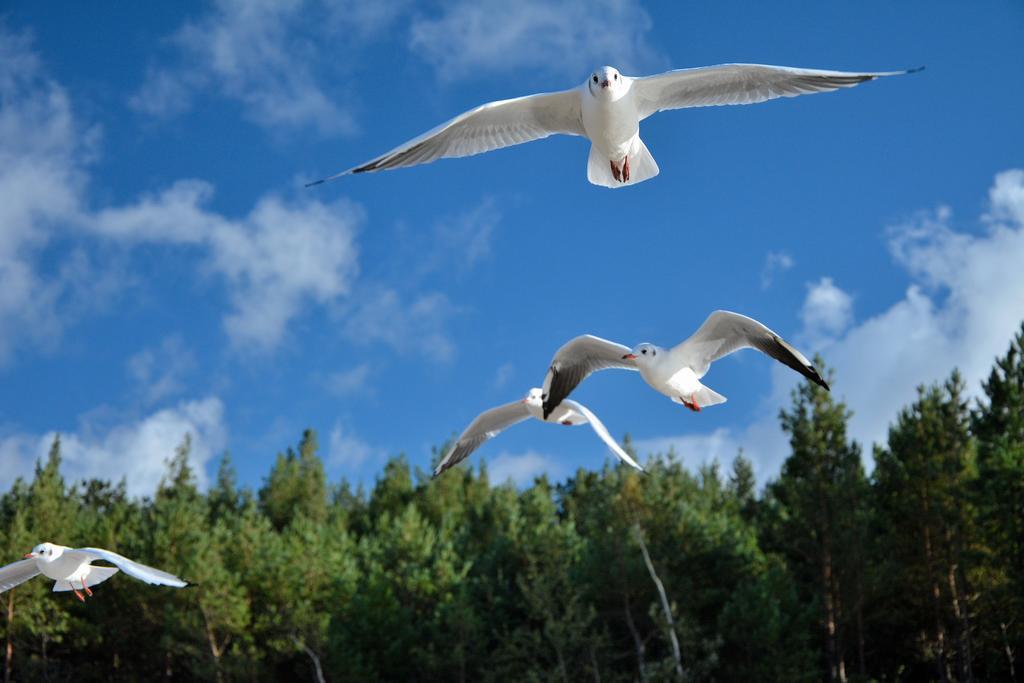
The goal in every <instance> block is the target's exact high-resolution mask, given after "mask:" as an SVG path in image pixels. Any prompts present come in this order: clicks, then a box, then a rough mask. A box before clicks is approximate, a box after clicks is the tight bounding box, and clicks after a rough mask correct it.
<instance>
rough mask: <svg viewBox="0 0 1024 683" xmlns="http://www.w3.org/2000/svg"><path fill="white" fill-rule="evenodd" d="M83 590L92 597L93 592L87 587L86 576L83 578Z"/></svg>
mask: <svg viewBox="0 0 1024 683" xmlns="http://www.w3.org/2000/svg"><path fill="white" fill-rule="evenodd" d="M82 590H84V591H85V594H86V595H88V596H89V597H90V598H91V597H92V591H91V590H89V587H88V586H86V585H85V577H84V576H83V577H82Z"/></svg>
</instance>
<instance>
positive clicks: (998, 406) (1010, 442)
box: [971, 325, 1024, 680]
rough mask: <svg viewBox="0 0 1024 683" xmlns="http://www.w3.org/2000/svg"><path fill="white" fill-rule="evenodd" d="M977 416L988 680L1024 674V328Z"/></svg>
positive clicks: (976, 496) (976, 498)
mask: <svg viewBox="0 0 1024 683" xmlns="http://www.w3.org/2000/svg"><path fill="white" fill-rule="evenodd" d="M982 387H983V389H984V393H985V400H984V401H983V402H981V403H979V405H978V406H977V408H976V409H975V410H974V411H972V414H971V429H972V432H973V434H974V436H975V438H976V439H977V466H978V477H977V479H975V480H974V481H975V485H974V487H973V490H972V494H973V495H972V501H973V503H974V505H975V506H976V507H977V511H978V520H979V527H980V528H979V531H980V534H981V537H982V539H983V543H982V545H983V547H984V557H983V561H982V565H983V569H984V573H985V577H986V583H987V584H988V585H987V586H986V590H985V591H984V592H983V602H982V607H983V609H984V611H985V619H984V620H983V622H982V626H983V628H984V631H985V633H984V637H985V638H986V640H987V641H988V642H989V643H990V646H989V647H987V648H986V652H988V653H991V654H990V655H989V656H986V657H985V669H986V673H987V676H988V677H990V678H992V679H997V678H1002V679H1012V680H1020V677H1021V676H1024V325H1022V326H1021V331H1020V332H1018V333H1017V334H1016V335H1014V338H1013V340H1012V341H1011V343H1010V348H1009V350H1008V351H1007V352H1006V355H1005V356H1003V357H1002V358H999V359H997V360H996V363H995V366H994V367H993V368H992V372H991V373H990V374H989V377H988V381H986V382H984V383H983V385H982Z"/></svg>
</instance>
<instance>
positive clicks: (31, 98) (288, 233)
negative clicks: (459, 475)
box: [0, 7, 497, 363]
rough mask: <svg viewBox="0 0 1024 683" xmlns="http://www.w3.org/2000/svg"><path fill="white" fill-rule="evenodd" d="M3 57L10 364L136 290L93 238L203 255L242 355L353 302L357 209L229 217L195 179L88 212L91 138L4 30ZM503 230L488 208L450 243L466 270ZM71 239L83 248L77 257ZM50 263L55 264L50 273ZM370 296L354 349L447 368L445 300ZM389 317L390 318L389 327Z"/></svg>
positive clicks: (2, 274)
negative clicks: (127, 286) (367, 346)
mask: <svg viewBox="0 0 1024 683" xmlns="http://www.w3.org/2000/svg"><path fill="white" fill-rule="evenodd" d="M236 9H238V8H237V7H236ZM321 9H322V10H323V11H324V12H327V13H328V14H330V12H328V10H326V9H323V8H321ZM239 11H241V10H239ZM253 11H254V12H258V11H259V10H258V8H255V9H253ZM334 11H337V12H340V11H341V10H340V9H338V8H335V9H334V10H331V12H334ZM380 11H381V12H383V11H384V10H383V9H382V10H380ZM359 14H360V12H358V11H357V12H356V15H359ZM385 14H386V13H385ZM369 16H370V18H369V19H368V20H374V21H376V19H373V17H376V16H378V15H377V13H376V11H375V12H370V13H369ZM381 17H383V15H381ZM349 20H351V17H350V18H347V19H346V18H344V17H343V18H337V17H333V15H331V16H328V17H326V18H325V21H335V22H341V23H342V24H344V22H345V21H349ZM379 20H380V21H385V18H379ZM0 57H2V58H3V59H0V196H3V197H4V201H3V202H2V203H0V280H2V281H3V283H4V287H2V288H0V363H3V362H5V361H7V360H8V359H9V357H10V356H11V353H12V352H13V351H14V350H16V349H17V348H18V347H19V345H21V344H24V343H25V342H26V341H32V342H34V343H35V347H39V346H40V345H44V344H48V345H55V344H56V343H57V342H58V341H59V339H60V337H61V335H62V333H63V331H64V330H65V329H66V328H67V327H68V326H69V325H70V324H72V323H73V322H74V321H75V319H76V317H78V315H80V314H81V313H84V312H85V311H95V310H97V309H99V308H102V307H104V306H107V305H109V303H108V302H110V301H111V300H112V297H113V296H114V295H115V294H117V293H118V291H119V289H120V288H121V287H123V285H124V282H123V280H125V279H127V278H128V277H131V273H130V272H129V273H124V272H121V271H120V270H119V269H118V268H117V267H116V266H117V265H118V263H119V262H118V259H123V260H124V261H125V262H129V260H128V259H124V255H125V251H122V252H120V253H118V252H117V251H116V250H114V251H112V250H110V249H106V250H102V251H101V250H99V249H97V248H96V247H97V245H98V244H99V242H97V239H96V238H101V239H102V242H103V243H105V244H112V243H113V244H119V245H121V246H123V247H125V248H126V250H127V249H131V248H135V247H138V246H139V245H159V246H164V247H166V246H176V247H188V248H190V249H192V250H193V251H195V252H196V253H197V254H199V259H198V262H199V264H200V268H201V270H202V271H204V272H205V273H206V274H207V275H211V276H213V277H214V278H215V279H218V280H220V281H221V282H223V284H224V285H225V289H226V291H227V298H228V300H229V301H230V304H231V308H230V310H229V311H228V312H226V314H225V316H224V318H223V324H224V328H225V331H226V333H227V335H228V337H229V339H230V341H231V342H232V344H233V345H234V347H235V348H236V349H237V350H241V351H244V352H253V353H266V352H269V351H272V350H274V349H276V348H277V347H278V346H279V345H280V344H281V343H282V342H283V340H284V338H285V335H286V333H287V330H288V329H289V326H290V324H291V323H292V322H293V321H294V320H295V318H296V317H297V316H299V315H300V314H302V313H303V312H304V311H305V310H307V309H308V307H309V306H310V305H319V306H322V307H325V308H328V309H331V310H337V309H339V308H340V307H341V304H342V303H344V301H345V300H346V299H347V298H348V297H350V296H351V294H352V291H353V288H354V287H355V286H356V284H357V283H356V279H357V276H358V270H359V268H358V249H357V246H356V233H357V231H358V228H359V226H360V225H361V224H362V223H363V222H364V212H363V210H362V209H361V208H360V207H359V206H357V205H356V204H354V203H352V202H348V201H345V200H341V201H337V202H333V203H329V204H325V203H322V202H319V201H316V200H313V199H311V198H310V195H308V194H305V195H303V196H302V198H301V199H298V200H288V199H285V198H282V197H279V196H276V195H273V194H270V195H265V196H263V197H262V198H260V199H259V200H257V201H256V203H255V204H254V206H253V207H252V209H251V210H250V211H249V212H248V214H246V215H243V216H240V217H237V218H236V217H229V216H226V215H224V214H221V213H218V212H216V211H213V210H211V209H210V208H209V204H210V203H211V200H212V197H213V193H214V188H213V186H212V185H211V184H210V183H207V182H205V181H202V180H197V179H188V180H179V181H177V182H175V183H172V184H171V185H170V186H169V187H167V188H165V189H163V190H162V191H160V192H156V193H148V194H144V195H142V196H140V197H139V198H138V199H137V200H136V201H134V202H129V203H126V204H121V205H115V206H108V207H101V208H98V209H94V208H90V207H89V206H88V201H87V199H88V196H87V192H86V190H87V180H88V174H87V173H86V172H85V170H84V169H85V163H86V161H87V160H88V158H89V157H90V156H91V155H92V154H93V148H94V147H95V139H96V134H95V131H93V130H86V129H82V128H81V127H80V126H79V125H77V124H76V123H75V120H74V116H73V113H72V111H71V106H70V103H69V100H68V98H67V96H66V94H65V92H64V91H63V90H62V89H61V88H60V87H59V86H58V85H57V84H55V83H53V82H51V81H49V80H47V79H45V78H43V77H42V76H41V75H40V73H39V67H38V59H37V58H36V57H35V55H34V53H33V52H32V51H31V49H30V46H29V44H28V41H27V40H25V39H23V38H19V37H16V36H11V35H9V34H7V33H5V32H3V31H2V30H0ZM496 220H497V214H496V212H494V211H493V207H492V206H491V205H490V204H489V203H487V202H484V203H483V204H481V205H480V207H478V208H477V209H474V210H473V211H471V212H469V213H468V214H466V216H464V217H461V218H459V219H457V220H455V221H454V223H452V226H454V227H451V229H450V237H451V239H452V240H455V239H462V238H464V239H465V240H466V243H465V244H461V245H460V246H459V248H460V249H464V250H465V251H464V254H463V258H464V259H467V260H469V261H475V260H476V259H479V258H481V257H482V256H483V255H484V254H485V253H486V252H487V249H488V236H489V234H490V230H491V228H492V227H493V224H494V221H496ZM439 230H440V228H439ZM446 230H447V229H446ZM439 234H440V233H439ZM444 234H448V232H445V233H444ZM69 238H74V240H75V242H74V244H76V245H79V244H80V245H82V246H74V247H69V244H72V240H71V239H69ZM48 250H49V251H48ZM53 251H57V255H56V257H55V256H54V255H53V254H52V253H51V252H53ZM44 252H45V253H44ZM91 254H97V255H99V254H102V256H103V258H104V262H103V263H100V264H97V265H94V264H93V263H92V261H91V258H92V257H91V256H90V255H91ZM44 256H47V257H49V258H46V259H45V261H46V262H47V263H49V264H50V265H47V266H44V265H43V262H44ZM54 264H56V265H54ZM364 288H366V289H367V297H366V298H365V299H361V300H360V302H359V303H358V304H357V305H354V306H352V309H353V310H355V311H356V315H357V316H358V317H359V322H360V324H361V325H365V326H366V328H367V329H366V330H365V331H363V330H360V329H359V325H356V326H355V327H353V328H352V329H355V330H356V331H355V336H356V337H357V338H360V339H362V338H366V339H368V340H369V341H383V342H385V343H387V344H389V345H391V346H393V347H395V348H397V349H399V350H400V351H403V352H407V351H413V352H419V351H423V352H424V353H425V354H426V355H427V356H428V357H430V358H434V359H442V360H443V359H446V358H448V357H450V355H451V353H452V344H451V341H450V340H449V339H448V336H447V334H446V332H445V330H444V325H445V322H446V320H447V318H448V317H449V316H450V314H451V312H452V306H451V305H450V304H449V303H448V299H447V298H446V297H445V296H444V295H442V294H439V293H436V292H430V291H427V292H423V291H419V292H417V293H415V294H413V295H410V296H407V297H401V296H399V295H398V293H396V292H394V291H391V290H389V289H388V288H382V287H378V288H376V289H375V288H374V287H373V286H372V285H370V286H364ZM366 299H368V300H369V303H367V300H366ZM405 299H408V300H405ZM386 315H394V321H395V322H396V324H395V325H394V326H393V327H391V326H390V325H389V323H390V322H391V321H389V320H386V319H384V318H382V317H381V316H386ZM350 327H351V326H350Z"/></svg>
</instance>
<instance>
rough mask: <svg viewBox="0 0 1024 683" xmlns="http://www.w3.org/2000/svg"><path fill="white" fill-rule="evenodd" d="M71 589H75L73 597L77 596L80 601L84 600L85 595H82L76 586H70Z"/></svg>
mask: <svg viewBox="0 0 1024 683" xmlns="http://www.w3.org/2000/svg"><path fill="white" fill-rule="evenodd" d="M71 590H73V591H75V597H76V598H78V599H79V600H81V601H82V602H85V596H84V595H82V594H81V593H79V592H78V589H77V588H75V587H74V586H72V587H71Z"/></svg>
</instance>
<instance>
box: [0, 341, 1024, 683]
mask: <svg viewBox="0 0 1024 683" xmlns="http://www.w3.org/2000/svg"><path fill="white" fill-rule="evenodd" d="M1022 345H1024V329H1022V332H1021V334H1018V335H1017V336H1016V337H1015V338H1014V340H1013V341H1012V343H1011V346H1010V350H1009V351H1008V353H1007V355H1006V356H1005V357H1003V358H1000V359H998V360H997V362H996V365H995V367H994V369H993V371H992V374H991V375H990V377H989V379H988V381H987V382H985V384H984V386H983V389H984V392H985V397H984V400H983V401H981V402H980V403H979V404H978V405H977V406H975V407H974V409H973V410H972V409H969V407H968V405H967V403H966V401H965V400H964V398H963V394H964V387H963V383H962V381H961V380H960V379H959V376H958V375H957V374H956V373H954V374H953V376H952V377H951V379H950V380H949V381H948V382H946V383H944V384H943V385H941V386H933V387H922V388H921V390H920V391H919V394H918V396H917V400H916V401H915V402H914V403H913V404H912V405H910V406H908V407H907V408H906V409H904V410H903V411H902V412H901V413H900V414H899V415H898V416H896V418H895V421H894V423H893V425H892V428H891V430H890V433H889V437H888V440H887V442H886V443H885V444H883V445H881V446H876V448H875V450H874V456H875V467H874V471H873V472H872V473H871V477H870V479H868V477H867V476H866V474H865V471H864V467H863V464H862V462H861V451H860V447H859V446H858V445H857V444H856V443H854V442H852V441H851V440H850V439H849V438H848V436H847V430H846V427H847V422H848V420H849V418H850V411H849V410H848V409H847V408H846V406H845V405H843V404H842V403H841V402H838V401H837V400H836V399H835V398H834V397H833V396H832V395H831V394H829V393H827V392H825V391H823V390H822V389H820V388H818V387H816V386H812V385H810V384H808V383H802V384H801V385H800V386H799V387H798V388H797V390H796V391H795V392H794V393H793V401H792V404H791V405H790V406H788V407H787V408H785V409H784V410H782V412H781V416H780V417H781V422H782V426H783V428H784V429H785V430H786V432H787V433H788V435H789V437H790V446H791V453H790V455H789V457H788V458H787V459H786V461H785V463H784V464H783V466H782V469H781V472H780V474H779V477H778V478H777V479H776V480H774V481H770V482H767V483H766V485H765V486H764V488H763V492H762V493H759V491H758V485H757V481H756V479H755V476H754V467H753V465H752V463H751V462H750V461H749V460H747V459H746V458H744V457H743V456H742V454H740V455H738V456H737V458H736V459H735V460H734V461H733V463H732V465H731V467H730V468H728V469H727V470H725V472H724V473H723V470H722V468H721V467H720V465H719V464H718V463H717V462H706V463H705V464H703V465H701V466H698V467H696V468H695V469H688V468H686V467H684V466H683V464H682V462H681V461H680V460H679V459H678V458H677V457H676V456H675V454H674V453H672V452H669V453H667V454H661V455H657V456H655V457H653V458H652V459H651V460H650V461H649V462H648V464H647V470H648V471H647V473H646V474H639V473H637V472H635V471H633V470H631V469H629V468H625V467H622V466H618V465H617V466H611V465H607V464H606V465H605V467H604V468H603V469H601V470H596V471H595V470H579V471H578V472H576V474H575V475H574V476H572V477H570V478H569V479H568V480H567V481H565V482H563V483H561V484H558V485H552V484H551V483H550V482H549V481H548V480H547V479H546V478H543V477H542V478H540V479H538V480H537V481H535V482H534V484H533V485H532V486H529V487H527V488H525V489H522V490H517V489H516V488H515V487H514V486H512V485H511V484H504V485H501V486H492V485H491V482H490V481H489V479H488V476H487V471H486V468H485V467H484V466H483V465H482V464H481V465H480V466H479V467H478V468H476V469H474V468H472V467H459V468H455V469H454V470H451V471H449V472H447V473H445V474H444V475H443V476H442V477H439V478H438V479H430V478H429V476H428V473H426V472H421V471H416V472H413V471H411V470H410V467H409V465H408V462H407V461H406V459H405V458H404V457H401V456H400V457H396V458H393V459H391V460H390V461H389V462H388V463H387V464H386V465H385V466H384V468H383V470H382V472H381V474H380V476H379V478H378V479H377V481H376V482H375V484H374V486H373V487H372V489H371V490H370V491H369V492H366V491H364V490H363V489H362V488H361V487H360V488H358V489H356V490H353V489H352V488H351V487H350V486H349V485H348V484H347V483H346V482H344V481H343V482H340V483H337V484H334V485H332V486H331V487H328V484H327V479H326V475H325V472H324V467H323V463H322V462H321V461H320V458H319V457H318V456H317V439H316V434H315V433H314V432H313V431H306V432H305V433H303V435H302V438H301V440H300V441H299V444H298V446H297V447H296V448H295V449H288V450H287V451H285V452H284V453H282V454H280V455H278V457H277V460H276V462H275V464H274V466H273V468H272V469H271V471H270V472H269V473H268V475H267V478H266V480H265V481H264V484H263V486H262V487H261V488H260V489H259V490H258V491H257V492H253V491H252V490H250V489H247V488H244V487H239V485H238V483H237V481H236V476H235V471H234V469H233V467H232V465H231V460H230V458H229V457H228V456H227V454H225V455H224V457H223V458H222V459H221V462H220V466H219V471H218V473H217V476H216V479H215V481H214V483H213V484H212V485H211V487H210V489H209V490H208V491H205V492H204V491H202V490H200V488H199V486H198V484H197V477H196V475H195V472H194V471H193V469H192V465H191V463H190V447H191V441H190V439H189V438H188V437H187V436H186V437H185V438H184V440H183V441H182V443H181V444H180V445H179V446H178V448H177V450H176V451H175V454H174V456H173V457H172V458H171V459H170V461H169V462H168V463H167V469H166V473H165V476H164V477H163V479H162V481H161V483H160V485H159V487H158V488H157V490H156V491H155V494H154V496H153V497H152V498H151V499H150V498H145V499H130V498H128V496H127V495H126V494H125V486H124V482H123V481H122V482H120V483H116V484H115V483H111V482H104V481H95V480H94V481H84V482H78V483H76V484H74V485H72V486H70V487H69V486H68V485H67V484H66V483H65V482H64V480H63V477H62V475H61V447H60V440H59V438H57V439H54V442H53V446H52V448H51V450H50V453H49V454H48V456H47V457H46V458H45V459H43V460H42V461H40V463H38V465H37V467H36V469H35V472H34V476H33V477H32V479H31V481H22V480H18V481H16V482H15V483H14V484H13V486H12V487H11V489H10V490H9V491H7V492H6V493H4V494H3V495H0V553H2V555H3V561H5V562H6V561H14V560H16V559H18V558H19V557H20V556H21V554H22V553H24V552H25V551H26V550H28V549H29V548H31V547H32V546H33V545H35V544H36V543H38V542H40V541H43V540H51V541H55V542H58V543H64V544H67V545H85V544H88V545H97V546H103V547H108V548H111V549H114V550H117V551H118V552H121V553H123V554H125V555H128V556H131V557H135V558H138V559H139V560H141V561H143V562H146V563H149V564H153V565H155V566H159V567H164V568H166V569H168V570H169V571H172V572H175V573H178V574H180V575H182V576H183V577H185V578H186V579H188V580H189V581H190V582H192V584H193V585H192V586H190V587H189V588H186V589H182V590H173V589H169V588H163V587H154V586H148V585H145V584H143V583H141V582H138V581H134V580H131V579H130V578H126V577H123V576H116V577H114V578H113V579H111V580H110V581H108V582H107V583H104V584H103V585H102V586H100V587H99V588H98V589H97V591H96V596H95V597H94V598H92V599H91V600H89V601H88V603H86V604H84V605H83V604H81V603H79V602H78V601H77V600H75V599H74V598H73V597H69V594H67V593H58V594H53V593H51V592H50V590H51V583H50V582H49V581H44V580H41V579H36V580H34V581H30V582H28V583H25V584H23V585H21V586H18V587H17V588H15V589H13V590H10V591H8V592H5V593H3V594H2V595H0V615H2V616H0V627H2V632H0V637H2V643H0V644H2V646H3V648H4V650H3V651H4V653H5V655H6V653H8V652H9V653H10V657H9V658H8V657H6V656H5V657H4V660H5V661H4V667H5V675H6V676H7V678H8V679H9V680H47V679H49V680H72V679H74V680H126V681H129V680H156V679H161V678H162V679H176V680H216V681H232V680H246V681H272V680H316V681H319V680H321V679H323V680H326V681H332V682H336V681H368V680H400V681H406V680H410V681H433V680H443V681H478V680H480V681H505V680H522V681H559V682H563V681H577V680H594V681H602V682H607V681H661V680H678V679H680V678H681V679H682V680H687V681H712V680H715V681H751V680H757V681H818V680H825V679H830V678H831V679H833V680H848V681H867V680H905V679H909V680H929V679H943V678H944V679H945V680H962V681H969V680H975V679H977V680H1012V679H1013V678H1014V677H1016V678H1017V679H1018V680H1020V679H1021V678H1024V676H1022V669H1024V667H1022V660H1021V657H1022V653H1024V597H1022V596H1024V578H1022V577H1024V521H1022V520H1024V507H1022V506H1024V347H1022ZM626 447H627V448H628V449H630V450H632V446H631V444H630V443H629V442H628V439H627V443H626ZM685 455H686V458H687V461H688V462H701V460H702V458H701V455H702V454H700V453H687V454H685ZM641 540H642V543H643V548H645V549H646V551H647V553H648V556H649V559H650V564H649V565H648V563H647V562H645V558H644V556H643V550H642V548H641ZM655 578H656V579H657V580H656V581H655ZM657 584H660V585H661V587H663V589H664V594H665V599H664V600H663V599H662V597H661V593H660V591H659V589H658V586H657ZM675 643H677V644H678V653H679V654H678V658H677V655H676V645H675ZM680 671H681V675H680Z"/></svg>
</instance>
